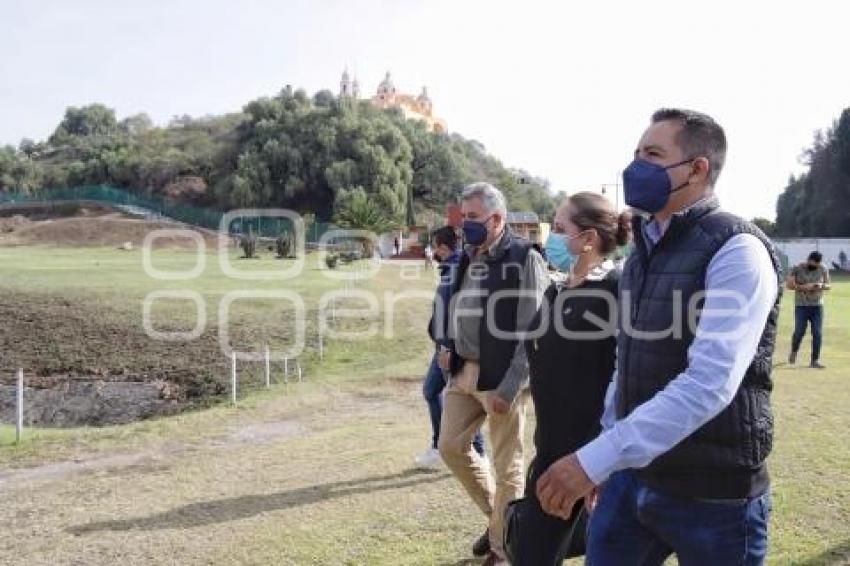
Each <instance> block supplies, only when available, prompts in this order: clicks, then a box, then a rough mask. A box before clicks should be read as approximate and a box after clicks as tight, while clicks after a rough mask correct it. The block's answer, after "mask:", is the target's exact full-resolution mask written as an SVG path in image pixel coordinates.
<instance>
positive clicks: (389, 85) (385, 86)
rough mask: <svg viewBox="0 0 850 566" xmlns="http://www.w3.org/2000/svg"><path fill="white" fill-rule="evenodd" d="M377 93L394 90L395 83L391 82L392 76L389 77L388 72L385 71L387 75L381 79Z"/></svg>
mask: <svg viewBox="0 0 850 566" xmlns="http://www.w3.org/2000/svg"><path fill="white" fill-rule="evenodd" d="M378 92H379V93H389V92H395V85H394V84H393V80H392V78H390V72H389V71H387V76H385V77H384V80H382V81H381V84H379V85H378Z"/></svg>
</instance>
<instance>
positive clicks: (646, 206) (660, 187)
mask: <svg viewBox="0 0 850 566" xmlns="http://www.w3.org/2000/svg"><path fill="white" fill-rule="evenodd" d="M693 161H694V158H690V159H685V160H684V161H680V162H678V163H674V164H673V165H668V166H667V167H664V166H663V165H658V164H657V163H653V162H651V161H647V160H646V159H641V158H640V157H636V158H635V159H634V161H632V162H631V163H630V164H629V166H628V167H626V169H625V171H623V194H624V195H625V199H626V204H627V205H629V206H631V207H633V208H637V209H639V210H643V211H644V212H648V213H650V214H655V213H656V212H658V211H659V210H661V209H663V208H664V207H665V206H667V202H668V201H669V200H670V195H671V194H673V193H675V192H676V191H679V190H681V189H684V188H685V187H687V186H688V184H689V182H688V181H686V182H684V183H682V184H681V185H679V186H678V187H676V188H672V181H671V180H670V175H668V174H667V170H668V169H673V168H674V167H679V166H681V165H684V164H685V163H691V162H693Z"/></svg>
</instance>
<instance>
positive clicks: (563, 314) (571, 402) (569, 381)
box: [525, 270, 619, 485]
mask: <svg viewBox="0 0 850 566" xmlns="http://www.w3.org/2000/svg"><path fill="white" fill-rule="evenodd" d="M618 281H619V272H618V271H617V270H612V271H610V272H609V273H608V274H607V276H606V277H605V279H602V280H599V281H585V282H584V283H583V284H582V285H580V286H578V287H576V288H575V289H568V288H563V289H561V290H560V291H558V290H557V288H556V287H555V286H554V285H552V286H550V287H549V289H548V290H547V291H546V298H545V300H546V302H547V304H548V306H549V308H548V309H545V308H544V309H541V311H540V313H538V320H539V318H541V317H542V316H544V313H546V314H548V316H549V325H548V329H547V331H546V333H545V334H544V335H543V336H542V337H540V338H537V339H535V340H528V341H527V342H526V344H525V347H526V350H527V353H528V361H529V366H530V370H531V395H532V398H533V400H534V409H535V413H536V415H537V428H536V429H535V432H534V444H535V447H536V449H537V456H536V458H535V462H534V465H533V468H534V469H533V471H532V474H531V476H532V478H531V480H532V481H531V482H530V485H534V483H535V482H536V480H537V478H538V477H539V476H540V475H541V474H542V473H543V472H545V471H546V469H547V468H548V467H549V465H551V464H552V463H553V462H554V461H555V460H557V459H559V458H561V457H563V456H566V455H568V454H570V453H572V452H574V451H576V450H577V449H579V448H581V447H582V446H583V445H584V444H585V443H587V442H588V441H589V440H592V439H593V438H594V437H595V436H596V435H597V434H598V433H599V430H600V424H599V419H600V417H601V416H602V409H603V404H604V400H605V392H606V390H607V388H608V384H609V383H610V381H611V375H612V373H613V371H614V360H615V350H616V338H615V336H614V334H613V330H614V329H615V328H616V308H617V307H616V304H617V285H618ZM591 289H593V290H596V291H600V292H601V295H602V296H587V295H586V292H587V291H588V290H591ZM583 293H585V294H584V295H583ZM603 297H608V298H607V299H605V298H603ZM556 308H557V312H556ZM612 308H613V309H614V312H613V313H612V312H610V311H611V309H612ZM547 311H548V312H547ZM556 316H557V317H559V318H560V321H561V323H562V327H561V329H560V330H559V328H558V327H557V325H556V324H555V317H556ZM588 316H590V317H591V318H592V317H598V319H601V320H604V321H606V323H605V325H603V327H602V328H600V325H599V324H597V323H595V322H592V321H590V320H588V319H587V317H588ZM535 327H536V325H532V328H535ZM564 329H566V330H569V331H571V332H572V333H579V332H582V333H597V334H603V333H604V334H607V337H597V338H593V339H590V340H581V339H577V338H575V337H570V336H568V335H565V333H564V332H563V330H564Z"/></svg>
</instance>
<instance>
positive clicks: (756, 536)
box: [585, 470, 770, 566]
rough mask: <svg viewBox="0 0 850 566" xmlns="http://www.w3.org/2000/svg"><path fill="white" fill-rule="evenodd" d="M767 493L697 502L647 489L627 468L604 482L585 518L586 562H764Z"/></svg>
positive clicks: (596, 565) (594, 565)
mask: <svg viewBox="0 0 850 566" xmlns="http://www.w3.org/2000/svg"><path fill="white" fill-rule="evenodd" d="M769 515H770V494H769V493H765V494H764V495H762V496H761V497H756V498H753V499H730V500H698V499H683V498H679V497H672V496H669V495H666V494H664V493H661V492H659V491H658V490H655V489H652V488H650V487H647V486H646V485H645V484H644V483H643V482H642V481H640V480H639V479H638V478H637V476H636V475H635V474H634V472H633V471H631V470H626V471H622V472H617V473H615V474H614V475H612V476H611V478H610V479H609V480H608V481H607V482H606V483H605V484H604V486H603V488H602V493H601V495H600V497H599V501H598V503H597V505H596V509H595V510H594V511H593V513H592V515H591V517H590V524H589V527H588V540H587V560H586V562H585V563H586V564H588V565H590V566H628V565H634V566H650V565H660V564H662V563H663V562H664V560H665V559H666V558H667V557H668V556H670V555H671V554H675V555H676V557H677V558H678V560H679V564H680V565H681V566H702V565H705V566H718V565H726V564H744V565H747V566H753V565H761V564H764V560H765V557H766V556H767V539H768V536H767V530H768V518H769Z"/></svg>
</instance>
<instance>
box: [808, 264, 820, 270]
mask: <svg viewBox="0 0 850 566" xmlns="http://www.w3.org/2000/svg"><path fill="white" fill-rule="evenodd" d="M806 267H808V268H809V271H814V270H815V269H817V268H818V266H817V265H814V264H811V263H810V264H809V265H807V266H806Z"/></svg>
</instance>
